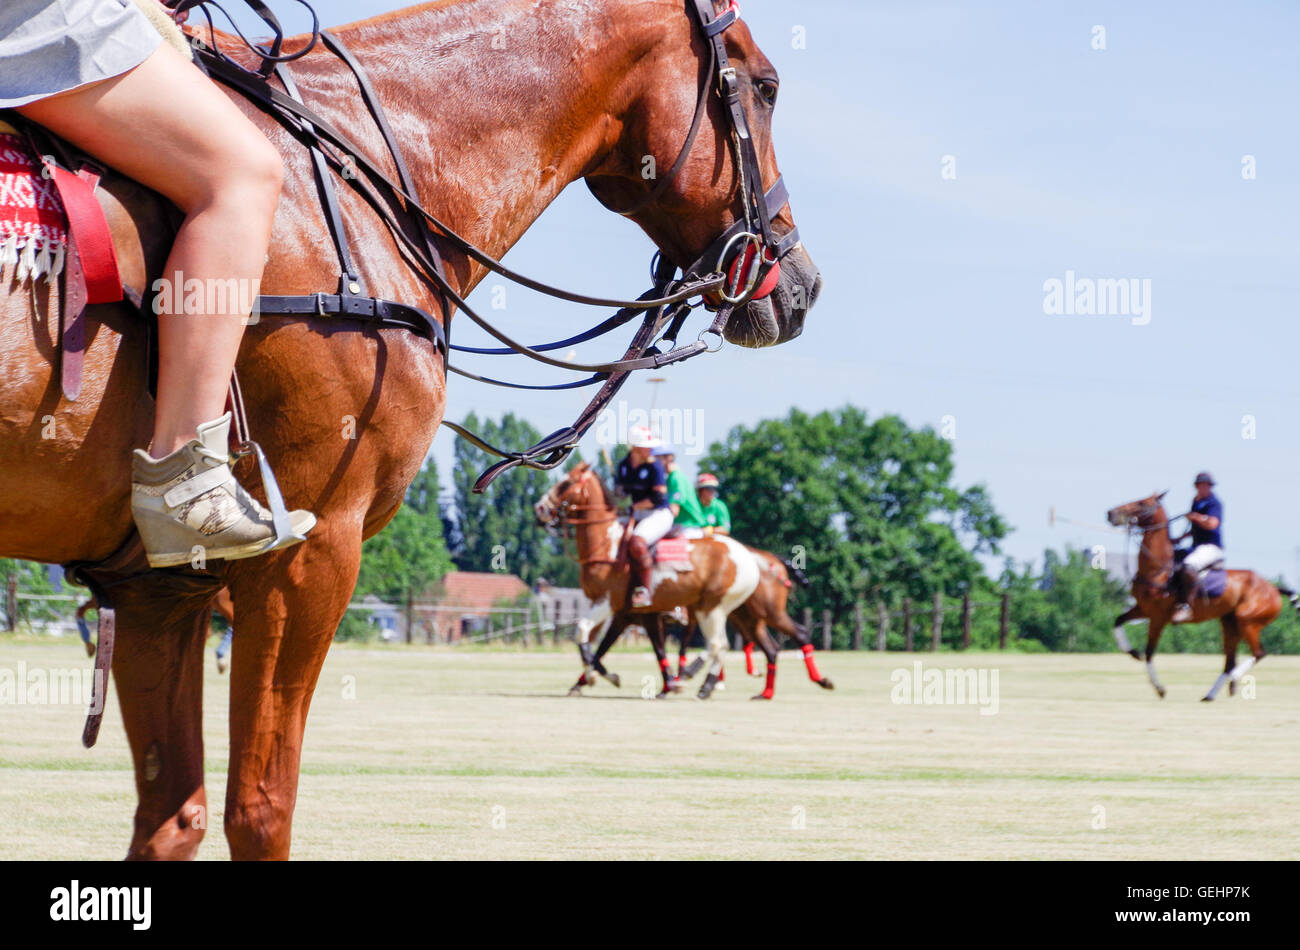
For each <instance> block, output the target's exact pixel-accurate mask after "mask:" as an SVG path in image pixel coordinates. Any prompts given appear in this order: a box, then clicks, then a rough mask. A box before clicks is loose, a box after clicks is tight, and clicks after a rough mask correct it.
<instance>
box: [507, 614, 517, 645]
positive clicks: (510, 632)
mask: <svg viewBox="0 0 1300 950" xmlns="http://www.w3.org/2000/svg"><path fill="white" fill-rule="evenodd" d="M514 635H515V615H514V614H506V632H505V640H506V643H509V642H510V639H511V638H512V637H513V636H514Z"/></svg>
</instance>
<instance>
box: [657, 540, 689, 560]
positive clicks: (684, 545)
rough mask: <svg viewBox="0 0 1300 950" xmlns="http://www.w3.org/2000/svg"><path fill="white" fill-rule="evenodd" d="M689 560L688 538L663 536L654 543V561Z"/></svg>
mask: <svg viewBox="0 0 1300 950" xmlns="http://www.w3.org/2000/svg"><path fill="white" fill-rule="evenodd" d="M690 561H691V539H690V538H664V539H662V540H661V541H659V542H658V543H657V544H655V563H656V564H664V563H683V562H684V563H686V564H688V565H689V564H690Z"/></svg>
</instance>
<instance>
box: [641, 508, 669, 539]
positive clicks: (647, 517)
mask: <svg viewBox="0 0 1300 950" xmlns="http://www.w3.org/2000/svg"><path fill="white" fill-rule="evenodd" d="M632 518H633V519H634V520H635V521H636V527H635V528H633V529H632V533H633V534H635V535H636V536H637V537H638V538H644V539H645V543H646V544H654V543H655V542H656V541H658V540H659V539H660V538H662V537H663V536H664V535H665V534H667V533H668V532H669V531H671V530H672V529H673V510H672V509H671V508H651V509H649V510H646V509H642V510H641V511H633V512H632Z"/></svg>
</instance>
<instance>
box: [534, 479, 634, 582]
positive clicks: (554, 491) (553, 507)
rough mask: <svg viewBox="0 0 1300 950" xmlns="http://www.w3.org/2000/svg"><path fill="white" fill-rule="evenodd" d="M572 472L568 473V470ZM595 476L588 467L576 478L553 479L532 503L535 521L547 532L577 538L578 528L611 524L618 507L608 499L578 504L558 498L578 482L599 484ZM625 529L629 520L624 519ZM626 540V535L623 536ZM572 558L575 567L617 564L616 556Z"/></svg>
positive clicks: (586, 495) (585, 495) (615, 517)
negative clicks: (575, 564)
mask: <svg viewBox="0 0 1300 950" xmlns="http://www.w3.org/2000/svg"><path fill="white" fill-rule="evenodd" d="M570 474H572V473H570ZM599 479H600V476H598V475H597V474H596V473H595V472H594V471H593V470H591V469H590V468H589V469H587V470H586V471H584V472H583V474H582V475H581V477H580V479H579V480H578V481H570V482H569V483H567V484H566V483H565V482H556V483H555V484H554V485H552V486H551V488H550V490H549V491H548V492H547V493H546V494H545V495H543V496H542V498H541V500H540V501H538V502H537V504H536V505H534V506H533V511H534V513H535V514H536V516H537V520H538V522H539V523H541V524H542V525H543V527H545V528H546V530H547V532H548V533H549V534H551V535H559V536H560V537H561V538H562V539H563V538H566V537H568V538H574V539H575V540H576V538H577V530H578V529H579V528H588V527H598V526H600V525H603V524H612V523H613V522H615V521H617V520H618V518H619V514H618V508H617V507H616V506H614V505H611V504H609V502H608V500H607V499H605V500H602V501H600V502H585V503H578V502H573V501H567V500H562V499H561V498H560V495H561V494H562V491H561V490H562V489H564V490H567V489H569V488H572V487H574V486H575V485H577V484H580V483H582V482H585V483H587V484H588V485H589V484H590V483H591V482H592V481H596V482H597V483H598V484H599ZM588 494H589V493H588V492H586V491H585V490H584V494H583V497H584V498H586V497H588ZM628 526H629V528H630V527H631V521H630V520H629V522H628ZM624 540H626V538H625V539H624ZM574 560H576V561H577V562H578V564H579V566H583V565H587V564H621V563H622V562H621V561H620V560H619V559H618V558H617V557H615V558H607V557H600V556H593V557H586V558H584V557H581V556H579V555H577V554H576V553H575V555H574Z"/></svg>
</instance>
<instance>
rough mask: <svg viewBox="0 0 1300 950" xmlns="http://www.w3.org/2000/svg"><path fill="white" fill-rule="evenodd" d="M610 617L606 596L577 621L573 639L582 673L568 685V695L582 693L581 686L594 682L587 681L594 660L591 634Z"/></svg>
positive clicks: (603, 625) (601, 626)
mask: <svg viewBox="0 0 1300 950" xmlns="http://www.w3.org/2000/svg"><path fill="white" fill-rule="evenodd" d="M610 617H611V611H610V607H609V598H608V597H606V598H603V599H601V600H598V601H596V603H594V604H592V605H591V613H589V614H587V615H586V616H585V617H582V618H581V619H580V620H579V621H578V630H577V637H576V638H575V639H576V640H577V643H578V656H580V657H581V658H582V673H581V674H580V675H579V676H578V681H577V682H576V683H574V684H573V685H572V686H570V687H569V695H570V696H580V695H582V687H584V686H590V685H591V684H592V683H593V682H594V680H592V681H590V682H589V681H588V680H589V677H590V675H591V671H592V669H593V666H592V664H593V662H594V660H595V654H593V653H592V652H591V635H592V633H593V632H595V631H596V630H598V629H603V628H604V627H605V625H606V624H607V623H608V622H609V620H610Z"/></svg>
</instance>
